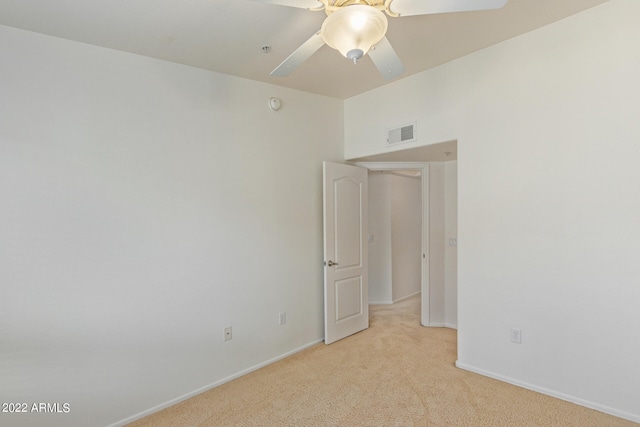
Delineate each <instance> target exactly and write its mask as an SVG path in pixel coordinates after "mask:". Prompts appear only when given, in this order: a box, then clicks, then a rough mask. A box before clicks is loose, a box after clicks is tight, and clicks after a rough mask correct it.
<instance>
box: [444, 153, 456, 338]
mask: <svg viewBox="0 0 640 427" xmlns="http://www.w3.org/2000/svg"><path fill="white" fill-rule="evenodd" d="M444 176H445V178H444V187H445V188H444V215H445V233H444V234H445V243H444V244H445V254H444V258H445V259H444V263H445V267H444V270H445V271H444V282H445V294H444V301H445V303H444V306H445V309H444V310H445V325H446V326H448V327H451V328H457V327H458V248H457V246H456V245H457V238H458V162H456V161H451V162H445V163H444ZM451 239H453V241H452V242H451V244H450V243H449V242H450V241H451Z"/></svg>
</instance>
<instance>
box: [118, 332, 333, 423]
mask: <svg viewBox="0 0 640 427" xmlns="http://www.w3.org/2000/svg"><path fill="white" fill-rule="evenodd" d="M323 341H324V338H322V339H319V340H315V341H312V342H310V343H309V344H305V345H303V346H302V347H298V348H295V349H293V350H291V351H288V352H286V353H283V354H281V355H279V356H276V357H274V358H272V359H269V360H267V361H264V362H262V363H259V364H257V365H254V366H252V367H250V368H247V369H244V370H242V371H240V372H237V373H235V374H232V375H229V376H228V377H226V378H223V379H221V380H218V381H215V382H213V383H211V384H209V385H206V386H203V387H200V388H198V389H196V390H193V391H191V392H189V393H186V394H183V395H182V396H178V397H176V398H175V399H171V400H169V401H167V402H165V403H161V404H160V405H157V406H154V407H153V408H150V409H147V410H145V411H142V412H140V413H138V414H136V415H132V416H130V417H128V418H125V419H124V420H120V421H117V422H115V423H113V424H110V425H108V426H107V427H122V426H124V425H126V424H129V423H132V422H134V421H136V420H139V419H141V418H144V417H146V416H149V415H151V414H153V413H155V412H158V411H161V410H163V409H166V408H168V407H170V406H173V405H175V404H176V403H180V402H182V401H184V400H187V399H189V398H191V397H193V396H196V395H198V394H200V393H204V392H205V391H209V390H211V389H213V388H216V387H218V386H221V385H222V384H224V383H228V382H229V381H232V380H235V379H236V378H240V377H242V376H244V375H247V374H249V373H251V372H253V371H257V370H258V369H260V368H264V367H265V366H267V365H270V364H272V363H274V362H277V361H278V360H281V359H284V358H286V357H289V356H292V355H294V354H296V353H299V352H301V351H302V350H306V349H307V348H309V347H312V346H314V345H316V344H320V343H321V342H323Z"/></svg>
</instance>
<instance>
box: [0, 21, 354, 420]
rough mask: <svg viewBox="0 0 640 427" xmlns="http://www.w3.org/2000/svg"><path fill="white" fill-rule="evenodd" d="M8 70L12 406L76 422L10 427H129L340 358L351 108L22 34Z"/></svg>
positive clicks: (10, 36)
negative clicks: (336, 273) (269, 374)
mask: <svg viewBox="0 0 640 427" xmlns="http://www.w3.org/2000/svg"><path fill="white" fill-rule="evenodd" d="M0 63H1V64H2V67H1V71H0V73H1V76H2V77H1V78H0V200H1V202H0V242H2V244H0V281H1V283H0V289H1V290H2V296H1V298H0V336H1V337H2V345H1V346H0V361H1V363H0V378H1V380H0V401H2V402H30V403H33V402H59V403H60V404H62V403H69V404H70V409H71V412H70V413H68V414H18V415H15V416H10V415H7V414H1V415H0V424H3V425H9V424H10V425H13V426H23V425H48V426H56V425H60V426H87V425H95V426H99V425H108V424H111V423H116V422H118V421H119V420H123V419H126V418H128V417H131V416H134V415H135V414H139V413H141V412H142V411H146V410H149V409H150V408H153V407H154V406H156V405H161V404H163V403H166V402H168V401H170V400H172V399H175V398H178V397H180V396H183V395H185V394H188V393H191V392H194V391H196V390H198V389H199V388H201V387H208V386H210V385H212V384H216V383H218V382H220V381H223V380H224V379H225V378H228V377H230V376H232V375H235V374H238V373H239V372H242V371H243V370H246V369H250V368H252V367H255V366H257V365H259V364H261V363H264V362H266V361H268V360H270V359H273V358H277V357H279V356H281V355H283V354H286V353H287V352H290V351H293V350H295V349H298V348H300V347H303V346H306V345H308V344H310V343H314V342H318V341H319V340H321V339H322V337H323V329H322V319H323V317H322V316H323V314H322V307H323V303H322V294H323V293H322V240H321V232H322V220H321V212H322V209H321V204H322V181H321V173H322V172H321V171H322V167H321V161H322V160H334V161H340V160H342V153H343V146H342V140H343V125H342V124H343V104H342V102H341V101H339V100H335V99H330V98H326V97H321V96H317V95H311V94H305V93H301V92H297V91H293V90H289V89H283V88H280V87H276V86H271V85H267V84H263V83H257V82H252V81H248V80H243V79H238V78H233V77H229V76H224V75H220V74H216V73H212V72H207V71H203V70H199V69H194V68H189V67H186V66H181V65H176V64H171V63H166V62H162V61H158V60H153V59H149V58H144V57H139V56H135V55H130V54H126V53H120V52H116V51H112V50H108V49H102V48H97V47H92V46H88V45H84V44H79V43H73V42H69V41H65V40H61V39H56V38H52V37H47V36H43V35H37V34H33V33H28V32H23V31H20V30H16V29H11V28H7V27H0ZM270 96H278V97H280V98H282V100H283V107H282V109H281V110H280V111H279V112H277V113H276V112H273V111H271V110H269V109H268V106H267V101H268V99H269V97H270ZM281 311H287V321H288V323H287V325H285V326H278V313H279V312H281ZM227 325H232V326H233V340H232V341H230V342H223V335H222V334H223V328H224V327H225V326H227Z"/></svg>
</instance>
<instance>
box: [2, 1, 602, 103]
mask: <svg viewBox="0 0 640 427" xmlns="http://www.w3.org/2000/svg"><path fill="white" fill-rule="evenodd" d="M416 1H426V0H416ZM451 1H456V0H451ZM606 1H607V0H509V2H508V3H507V6H505V7H504V8H503V9H500V10H494V11H483V12H464V13H449V14H441V15H427V16H410V17H403V18H390V19H389V30H388V33H387V38H388V39H389V41H390V42H391V44H392V45H393V47H394V48H395V50H396V52H397V53H398V56H399V57H400V59H401V60H402V62H403V64H404V66H405V69H406V72H405V74H404V75H403V76H401V78H402V77H406V76H409V75H411V74H415V73H417V72H420V71H423V70H426V69H428V68H431V67H434V66H437V65H440V64H443V63H445V62H448V61H450V60H452V59H455V58H458V57H460V56H464V55H466V54H468V53H471V52H473V51H476V50H479V49H482V48H484V47H487V46H490V45H492V44H495V43H498V42H500V41H503V40H506V39H509V38H511V37H514V36H516V35H519V34H522V33H525V32H528V31H531V30H533V29H535V28H538V27H541V26H543V25H547V24H549V23H551V22H554V21H557V20H560V19H562V18H564V17H567V16H569V15H572V14H575V13H578V12H580V11H582V10H585V9H588V8H590V7H593V6H596V5H598V4H601V3H605V2H606ZM325 16H326V15H325V14H324V12H311V11H307V10H303V9H297V8H290V7H284V6H274V5H270V4H263V3H258V2H254V1H250V0H0V24H2V25H7V26H11V27H17V28H22V29H25V30H29V31H35V32H39V33H44V34H49V35H53V36H57V37H62V38H66V39H70V40H76V41H80V42H84V43H89V44H94V45H98V46H104V47H108V48H112V49H117V50H121V51H126V52H132V53H137V54H140V55H146V56H150V57H153V58H159V59H165V60H167V61H172V62H177V63H181V64H187V65H192V66H194V67H199V68H204V69H208V70H212V71H218V72H221V73H226V74H232V75H236V76H240V77H245V78H249V79H253V80H259V81H263V82H268V83H272V84H276V85H280V86H286V87H290V88H295V89H299V90H303V91H307V92H312V93H318V94H323V95H327V96H331V97H335V98H340V99H345V98H349V97H351V96H354V95H357V94H359V93H362V92H365V91H367V90H370V89H373V88H375V87H378V86H381V85H384V84H386V83H388V82H387V81H385V80H383V79H382V77H381V76H380V75H379V74H378V71H377V69H376V68H375V67H374V66H373V64H372V63H371V61H370V60H369V58H363V59H362V60H360V61H359V62H358V64H357V65H354V64H352V63H351V62H349V61H348V60H347V59H345V58H344V57H342V56H341V55H340V54H339V53H338V52H337V51H335V50H333V49H331V48H329V47H328V46H324V47H322V48H321V49H320V50H319V51H318V52H317V53H316V54H315V55H314V56H313V57H311V59H309V60H308V61H307V62H305V63H304V64H302V65H301V66H300V67H299V68H297V69H296V70H295V71H294V72H293V73H292V74H291V75H289V76H287V77H272V76H270V75H269V73H270V72H271V70H272V69H273V68H275V67H276V66H277V65H278V64H279V63H280V62H282V60H284V59H285V58H286V57H287V56H288V55H289V54H290V53H291V52H292V51H293V50H295V49H296V48H297V47H298V46H299V45H300V44H301V43H302V42H304V41H305V40H307V39H308V38H309V37H310V36H311V35H312V34H313V33H314V32H315V31H317V30H318V29H319V28H320V25H321V24H322V21H323V20H324V18H325ZM263 45H270V46H271V47H272V49H271V52H270V53H268V54H265V53H263V51H262V49H261V48H262V46H263Z"/></svg>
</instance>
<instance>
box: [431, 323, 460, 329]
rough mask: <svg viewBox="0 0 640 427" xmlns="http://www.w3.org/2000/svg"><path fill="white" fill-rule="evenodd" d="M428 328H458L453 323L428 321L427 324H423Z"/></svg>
mask: <svg viewBox="0 0 640 427" xmlns="http://www.w3.org/2000/svg"><path fill="white" fill-rule="evenodd" d="M424 326H427V327H429V328H449V329H455V330H457V329H458V325H454V324H453V323H429V324H428V325H424Z"/></svg>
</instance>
